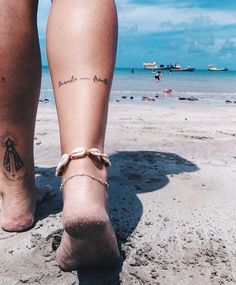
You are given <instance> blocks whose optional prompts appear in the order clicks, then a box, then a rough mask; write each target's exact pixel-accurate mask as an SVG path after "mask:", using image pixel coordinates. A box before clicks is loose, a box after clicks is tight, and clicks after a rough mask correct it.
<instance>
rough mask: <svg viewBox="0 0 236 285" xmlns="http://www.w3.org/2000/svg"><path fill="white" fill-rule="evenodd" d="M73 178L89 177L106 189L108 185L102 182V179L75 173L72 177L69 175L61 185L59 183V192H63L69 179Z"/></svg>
mask: <svg viewBox="0 0 236 285" xmlns="http://www.w3.org/2000/svg"><path fill="white" fill-rule="evenodd" d="M75 177H89V178H91V179H93V180H94V181H97V182H98V183H100V184H101V185H103V186H106V188H108V187H109V184H108V183H107V182H106V181H103V180H102V179H100V178H97V177H95V176H93V175H90V174H87V173H77V174H74V175H70V176H69V177H67V178H66V179H65V180H64V181H63V182H62V183H61V186H60V190H61V191H63V189H64V187H65V185H66V183H67V182H68V181H70V180H71V179H73V178H75Z"/></svg>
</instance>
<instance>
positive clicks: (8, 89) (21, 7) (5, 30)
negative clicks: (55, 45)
mask: <svg viewBox="0 0 236 285" xmlns="http://www.w3.org/2000/svg"><path fill="white" fill-rule="evenodd" d="M37 5H38V1H37V0H31V1H28V0H22V1H8V0H0V6H1V9H0V38H1V41H0V58H1V74H0V85H1V89H0V183H1V185H0V196H1V197H2V212H1V226H2V228H3V229H5V230H8V231H22V230H26V229H27V228H29V227H31V226H32V223H33V220H34V211H35V185H34V182H35V181H34V163H33V135H34V125H35V116H36V110H37V102H38V95H39V88H40V80H41V72H40V69H41V63H40V53H39V44H38V34H37V26H36V14H37Z"/></svg>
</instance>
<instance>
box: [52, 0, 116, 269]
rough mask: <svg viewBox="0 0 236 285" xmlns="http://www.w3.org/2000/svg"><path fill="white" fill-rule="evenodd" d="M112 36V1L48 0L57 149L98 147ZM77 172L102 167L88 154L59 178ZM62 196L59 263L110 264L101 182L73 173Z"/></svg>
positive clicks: (112, 246) (112, 249)
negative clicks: (49, 1)
mask: <svg viewBox="0 0 236 285" xmlns="http://www.w3.org/2000/svg"><path fill="white" fill-rule="evenodd" d="M116 39H117V18H116V10H115V5H114V2H113V1H111V0H87V1H83V0H54V1H53V5H52V10H51V13H50V17H49V23H48V31H47V51H48V58H49V64H50V70H51V75H52V81H53V87H54V91H55V95H56V105H57V111H58V117H59V125H60V134H61V149H62V153H70V152H71V151H72V150H73V149H75V148H77V147H80V146H82V147H85V148H91V147H97V148H99V149H100V150H101V151H103V147H104V137H105V129H106V120H107V109H108V100H109V92H110V87H111V82H112V77H113V69H114V62H115V54H116ZM79 172H84V173H89V174H92V175H94V176H96V177H99V178H101V179H102V180H106V179H107V171H106V168H105V167H104V166H103V165H100V164H98V165H95V163H94V161H93V160H92V159H90V158H88V157H86V158H84V159H80V160H73V161H72V162H71V163H70V164H69V166H68V168H67V170H66V171H65V173H64V178H66V177H69V176H70V175H74V174H76V173H79ZM63 196H64V208H63V215H62V222H63V225H64V227H65V233H64V235H63V239H62V243H61V245H60V247H59V250H58V262H59V265H60V266H61V267H62V268H64V269H66V270H70V269H74V268H77V267H78V266H90V265H98V264H100V265H101V264H102V263H104V264H110V265H111V264H112V263H115V262H116V261H117V258H118V256H119V253H118V248H117V242H116V238H115V235H114V232H113V229H112V226H111V223H110V219H109V217H108V213H107V192H106V190H105V189H104V186H102V185H100V184H99V183H97V182H96V181H93V180H91V179H89V178H87V177H76V178H73V179H72V180H70V181H69V182H68V183H67V184H66V186H65V188H64V190H63Z"/></svg>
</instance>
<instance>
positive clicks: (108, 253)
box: [57, 225, 120, 271]
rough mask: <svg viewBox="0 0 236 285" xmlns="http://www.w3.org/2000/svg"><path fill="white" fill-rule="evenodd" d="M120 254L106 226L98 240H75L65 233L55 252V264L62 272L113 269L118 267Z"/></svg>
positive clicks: (109, 228) (110, 230)
mask: <svg viewBox="0 0 236 285" xmlns="http://www.w3.org/2000/svg"><path fill="white" fill-rule="evenodd" d="M119 261H120V254H119V250H118V246H117V241H116V236H115V234H114V231H113V229H112V226H111V225H107V228H106V230H105V231H104V232H103V235H102V236H100V237H99V238H93V239H92V238H91V239H83V240H80V239H75V238H73V237H71V236H70V235H69V234H68V233H67V232H66V231H64V233H63V236H62V241H61V244H60V246H59V248H58V250H57V263H58V265H59V266H60V268H61V269H62V270H64V271H72V270H76V269H78V268H114V267H116V266H118V265H119Z"/></svg>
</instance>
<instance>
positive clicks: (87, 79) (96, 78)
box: [58, 75, 109, 88]
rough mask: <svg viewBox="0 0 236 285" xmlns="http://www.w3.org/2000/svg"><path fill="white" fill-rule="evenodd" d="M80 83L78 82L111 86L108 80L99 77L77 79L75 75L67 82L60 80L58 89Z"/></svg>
mask: <svg viewBox="0 0 236 285" xmlns="http://www.w3.org/2000/svg"><path fill="white" fill-rule="evenodd" d="M76 81H77V82H78V81H91V82H93V83H102V84H104V85H109V81H108V79H107V78H101V77H98V76H97V75H94V76H93V77H86V76H84V77H75V76H74V75H72V76H71V78H70V79H67V80H60V81H59V82H58V88H60V87H62V86H64V85H67V84H72V83H75V82H76Z"/></svg>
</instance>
